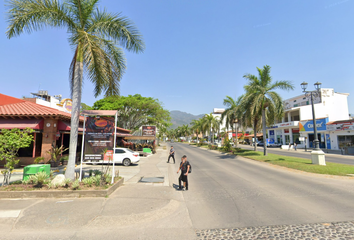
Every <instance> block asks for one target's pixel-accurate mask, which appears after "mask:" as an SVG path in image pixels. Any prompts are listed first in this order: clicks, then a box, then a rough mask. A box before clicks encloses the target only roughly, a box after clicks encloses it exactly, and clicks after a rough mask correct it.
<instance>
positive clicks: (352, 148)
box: [326, 120, 354, 155]
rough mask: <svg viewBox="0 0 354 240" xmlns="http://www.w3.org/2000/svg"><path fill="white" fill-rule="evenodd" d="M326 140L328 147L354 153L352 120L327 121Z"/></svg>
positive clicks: (345, 152)
mask: <svg viewBox="0 0 354 240" xmlns="http://www.w3.org/2000/svg"><path fill="white" fill-rule="evenodd" d="M326 141H327V142H329V143H330V146H331V148H329V149H334V150H343V153H344V154H349V155H354V120H345V121H335V122H329V123H327V133H326ZM327 145H328V143H327Z"/></svg>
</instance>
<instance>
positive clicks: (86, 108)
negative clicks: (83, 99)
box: [80, 103, 93, 112]
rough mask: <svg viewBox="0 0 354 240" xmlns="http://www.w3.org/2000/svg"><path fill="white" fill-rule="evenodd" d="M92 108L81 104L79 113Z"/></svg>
mask: <svg viewBox="0 0 354 240" xmlns="http://www.w3.org/2000/svg"><path fill="white" fill-rule="evenodd" d="M92 109H93V108H92V107H90V106H89V105H87V104H85V103H81V108H80V112H81V111H85V110H92Z"/></svg>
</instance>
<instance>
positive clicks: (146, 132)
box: [142, 126, 156, 137]
mask: <svg viewBox="0 0 354 240" xmlns="http://www.w3.org/2000/svg"><path fill="white" fill-rule="evenodd" d="M142 135H143V136H153V137H155V136H156V126H142Z"/></svg>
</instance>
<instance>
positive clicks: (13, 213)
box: [0, 210, 21, 218]
mask: <svg viewBox="0 0 354 240" xmlns="http://www.w3.org/2000/svg"><path fill="white" fill-rule="evenodd" d="M20 213H21V210H0V218H17V217H18V216H19V215H20Z"/></svg>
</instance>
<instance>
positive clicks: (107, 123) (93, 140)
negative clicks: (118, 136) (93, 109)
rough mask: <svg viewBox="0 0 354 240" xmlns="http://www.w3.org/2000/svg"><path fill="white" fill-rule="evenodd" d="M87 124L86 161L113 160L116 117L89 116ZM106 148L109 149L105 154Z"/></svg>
mask: <svg viewBox="0 0 354 240" xmlns="http://www.w3.org/2000/svg"><path fill="white" fill-rule="evenodd" d="M85 125H86V132H85V152H84V161H85V162H95V161H100V160H103V161H112V160H113V145H114V117H99V118H98V117H87V119H86V124H85ZM105 150H107V151H106V153H105V154H103V152H104V151H105Z"/></svg>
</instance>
